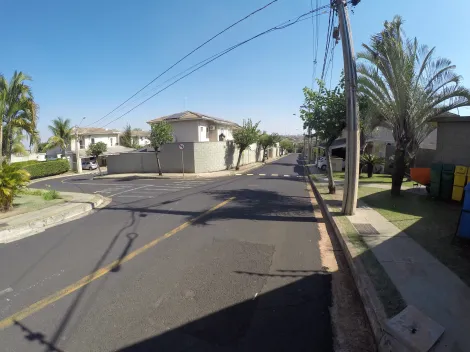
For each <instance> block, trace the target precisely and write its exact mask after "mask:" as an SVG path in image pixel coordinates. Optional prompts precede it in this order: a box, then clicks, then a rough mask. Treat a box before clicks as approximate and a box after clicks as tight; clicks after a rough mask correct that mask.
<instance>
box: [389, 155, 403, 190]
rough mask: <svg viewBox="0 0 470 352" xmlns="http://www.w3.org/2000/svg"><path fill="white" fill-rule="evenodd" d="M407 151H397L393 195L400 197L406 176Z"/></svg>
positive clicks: (393, 176) (393, 175)
mask: <svg viewBox="0 0 470 352" xmlns="http://www.w3.org/2000/svg"><path fill="white" fill-rule="evenodd" d="M405 168H406V164H405V150H404V149H402V148H397V149H396V150H395V170H394V171H393V174H392V192H391V193H392V195H394V196H399V195H400V190H401V184H402V183H403V177H404V176H405Z"/></svg>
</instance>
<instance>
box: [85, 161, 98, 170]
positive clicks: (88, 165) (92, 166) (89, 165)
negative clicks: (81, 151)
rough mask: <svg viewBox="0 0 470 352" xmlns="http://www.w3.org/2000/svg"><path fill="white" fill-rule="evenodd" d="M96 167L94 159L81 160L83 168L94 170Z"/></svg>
mask: <svg viewBox="0 0 470 352" xmlns="http://www.w3.org/2000/svg"><path fill="white" fill-rule="evenodd" d="M97 168H98V164H97V163H96V161H82V169H83V170H95V169H97Z"/></svg>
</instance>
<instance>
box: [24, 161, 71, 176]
mask: <svg viewBox="0 0 470 352" xmlns="http://www.w3.org/2000/svg"><path fill="white" fill-rule="evenodd" d="M23 169H24V170H26V171H28V172H29V173H30V175H31V179H35V178H40V177H46V176H53V175H59V174H63V173H64V172H67V171H69V162H68V160H67V159H59V160H51V161H42V162H38V163H34V164H31V165H27V166H25V167H23Z"/></svg>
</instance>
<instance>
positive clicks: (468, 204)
mask: <svg viewBox="0 0 470 352" xmlns="http://www.w3.org/2000/svg"><path fill="white" fill-rule="evenodd" d="M464 190H465V195H464V199H463V207H462V212H461V214H460V220H459V227H458V229H459V230H458V233H457V235H458V236H459V237H463V238H468V239H470V183H469V184H468V185H466V186H465V188H464Z"/></svg>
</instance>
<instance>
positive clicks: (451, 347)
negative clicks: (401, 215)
mask: <svg viewBox="0 0 470 352" xmlns="http://www.w3.org/2000/svg"><path fill="white" fill-rule="evenodd" d="M364 186H365V185H362V186H361V187H364ZM325 187H326V184H325V182H318V181H317V182H315V188H316V190H317V196H318V195H319V196H320V197H319V198H322V203H323V205H324V206H325V207H326V208H327V211H328V212H329V218H330V219H331V220H332V222H333V227H334V228H335V230H337V231H336V232H338V233H337V236H338V237H341V240H340V242H343V243H345V247H346V248H345V250H346V251H349V254H350V258H351V259H352V265H353V266H356V264H358V261H359V262H361V263H359V264H360V265H359V267H361V266H364V267H365V266H367V265H368V263H367V261H366V260H365V259H366V256H367V254H370V253H372V254H373V256H374V257H375V260H376V261H378V263H380V265H381V268H380V270H382V268H383V271H384V272H385V273H386V275H387V276H388V277H387V278H385V281H386V280H390V281H391V283H392V284H393V286H394V287H392V289H391V290H390V288H384V286H386V283H385V284H383V286H382V287H378V285H377V280H375V282H374V278H370V280H369V281H370V282H373V285H374V286H375V287H372V289H371V288H370V287H369V288H368V287H364V285H363V284H364V283H363V282H360V283H359V284H358V285H357V286H358V289H359V291H361V290H362V291H364V289H365V290H367V291H368V292H365V293H364V292H362V293H361V297H362V298H363V300H364V306H365V308H366V311H367V312H368V316H369V318H370V320H371V324H372V325H374V320H376V321H375V323H378V324H379V325H380V329H379V331H382V336H376V339H379V340H382V338H383V337H384V335H383V329H384V328H386V321H387V318H391V317H392V316H390V314H387V312H386V311H387V309H386V308H390V307H384V306H386V305H390V304H393V303H394V302H390V301H388V300H387V298H390V297H391V296H390V292H391V291H393V289H396V290H397V291H398V293H397V295H396V297H395V298H396V302H398V303H396V305H395V308H399V310H401V309H402V308H403V307H404V306H405V305H409V306H414V307H416V308H417V309H418V310H419V311H420V312H422V313H424V314H425V315H426V316H427V317H429V318H431V319H432V320H433V321H434V322H436V323H437V324H439V325H441V326H442V327H443V328H444V329H445V331H444V334H443V335H442V337H441V339H440V341H439V342H438V343H437V344H436V345H435V346H434V347H433V348H432V351H470V334H469V331H470V288H469V287H468V286H467V285H466V284H465V283H464V282H463V281H462V280H461V279H460V278H459V277H458V276H457V275H456V274H454V273H453V272H452V271H451V270H450V269H449V268H447V267H446V266H445V265H444V264H442V263H441V262H440V261H438V260H437V259H436V258H435V257H433V256H432V255H431V254H430V253H429V252H428V251H426V250H425V249H424V248H423V247H421V246H420V245H419V244H418V243H417V242H415V241H414V240H413V239H412V238H410V237H409V236H408V235H407V234H406V233H405V232H403V231H401V230H400V229H398V228H397V227H396V226H395V225H394V224H392V223H391V222H389V221H388V220H387V219H386V218H384V217H383V216H382V215H381V214H379V213H378V212H377V211H375V210H374V209H372V208H370V207H369V206H368V205H367V204H365V203H364V202H362V201H359V202H358V208H357V211H356V214H355V215H353V216H341V215H340V214H339V212H338V210H339V209H338V207H340V206H341V199H342V186H341V185H337V193H338V194H336V195H335V196H331V195H328V194H326V192H324V191H323V192H321V194H320V192H318V190H319V189H320V190H324V189H325ZM333 198H334V199H333ZM344 221H346V222H347V223H346V224H345V223H344ZM348 226H349V228H348ZM351 229H352V231H354V232H355V233H354V234H352V235H351V234H350V233H349V234H348V231H349V232H350V231H351ZM354 236H355V237H354ZM358 244H359V245H358ZM361 245H362V246H364V247H363V248H362V250H359V249H358V247H360V246H361ZM354 247H355V248H354ZM358 259H360V260H358ZM369 264H370V261H369ZM376 265H377V264H376ZM351 269H352V271H354V270H355V269H357V268H351ZM364 269H365V272H362V273H357V272H356V275H355V276H356V277H355V279H356V281H357V278H358V276H359V280H361V278H360V276H361V275H369V276H370V273H371V270H377V268H364ZM385 281H383V282H385ZM374 288H375V289H374ZM387 290H388V294H389V296H387V295H386V294H384V292H385V291H387ZM374 295H375V297H371V296H374ZM400 296H401V297H400ZM384 298H385V299H384ZM401 299H403V301H404V302H402V303H401V304H400V300H401ZM392 301H393V299H392ZM377 302H381V304H379V305H377ZM371 310H372V315H373V316H372V319H371ZM389 311H390V309H389ZM395 313H396V312H395ZM393 315H395V314H393ZM374 316H375V317H374ZM413 322H415V321H413ZM419 324H420V322H419V320H418V321H417V326H419ZM387 325H389V324H387ZM373 328H377V327H373ZM375 330H376V329H375ZM376 331H377V330H376ZM389 331H390V330H389ZM425 333H430V331H426V332H425ZM416 334H417V335H418V334H419V331H418V333H416ZM438 335H439V333H436V335H435V336H434V337H438ZM428 337H429V336H428ZM413 338H414V337H410V340H413ZM427 340H428V342H429V341H430V340H432V339H427ZM403 341H407V342H409V341H408V340H407V339H406V338H405V340H402V342H403ZM378 342H379V344H380V342H382V347H383V341H378ZM421 342H423V341H421ZM405 343H406V342H405ZM385 350H388V349H385ZM392 350H396V349H392ZM424 350H427V349H424Z"/></svg>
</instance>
